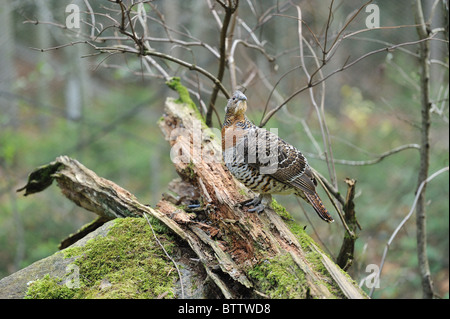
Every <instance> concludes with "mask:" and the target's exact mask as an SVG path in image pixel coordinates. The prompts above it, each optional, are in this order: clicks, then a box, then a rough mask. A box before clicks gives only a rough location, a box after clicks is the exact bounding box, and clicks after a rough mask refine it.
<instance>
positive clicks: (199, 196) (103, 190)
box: [20, 99, 367, 298]
mask: <svg viewBox="0 0 450 319" xmlns="http://www.w3.org/2000/svg"><path fill="white" fill-rule="evenodd" d="M159 126H160V128H161V130H162V132H163V134H164V136H165V138H166V140H167V141H168V142H169V143H170V144H171V146H172V151H171V158H172V161H173V162H174V166H175V169H176V171H177V172H178V174H179V175H180V177H181V180H175V181H173V182H172V183H171V184H170V185H169V188H170V190H171V191H172V192H171V194H170V195H168V194H165V195H164V196H163V198H162V199H161V200H160V201H159V203H158V204H157V205H156V208H151V207H149V206H146V205H143V204H141V203H139V202H138V200H137V199H136V198H135V196H133V195H132V194H131V193H130V192H128V191H126V190H125V189H123V188H121V187H120V186H118V185H116V184H114V183H113V182H111V181H109V180H106V179H104V178H102V177H99V176H97V175H96V174H95V173H94V172H92V171H91V170H89V169H88V168H86V167H84V166H83V165H82V164H81V163H79V162H78V161H76V160H74V159H71V158H69V157H67V156H60V157H58V158H57V159H56V160H55V161H54V162H52V163H50V164H48V165H46V166H43V167H40V168H38V169H37V170H35V171H34V172H32V173H31V174H30V176H29V181H28V184H27V185H26V186H25V187H23V188H22V189H20V190H25V195H28V194H32V193H34V192H38V191H41V190H43V189H45V188H46V187H48V186H49V185H50V184H51V181H52V180H53V179H54V180H56V181H57V183H58V186H59V187H60V188H61V190H62V193H63V194H64V195H65V196H66V197H67V198H69V199H70V200H72V201H73V202H75V203H76V204H77V205H79V206H81V207H84V208H85V209H87V210H89V211H92V212H94V213H96V214H97V215H99V216H100V217H101V218H104V219H106V220H108V219H113V218H117V217H127V216H142V215H143V214H149V215H152V216H153V217H155V218H157V219H158V220H160V221H161V222H162V223H164V224H165V225H166V226H167V227H168V228H169V229H170V230H171V231H173V232H174V233H175V234H177V235H178V236H179V238H180V239H181V240H183V241H185V242H187V243H188V245H189V247H190V248H191V250H192V251H193V252H194V253H195V255H196V256H197V257H198V259H199V260H200V262H201V263H202V265H203V267H204V269H205V271H206V273H207V275H208V276H209V278H210V279H211V280H212V282H213V283H214V284H215V285H216V286H217V287H218V289H219V290H220V292H221V293H222V296H223V297H225V298H260V297H265V298H280V297H281V298H367V295H366V294H365V293H364V292H363V291H362V290H361V289H360V288H359V287H358V285H357V284H356V283H355V282H354V281H353V280H351V279H350V277H349V276H347V275H346V274H345V272H344V271H342V270H341V269H340V268H339V267H338V266H337V265H336V264H335V263H334V262H333V261H332V260H331V259H330V258H329V257H328V256H327V255H326V254H325V253H323V252H322V250H321V249H320V248H319V247H318V245H317V244H315V243H314V241H313V240H312V239H311V238H310V237H309V236H308V235H307V234H306V233H305V231H304V230H303V229H302V228H301V227H299V226H298V225H296V224H295V222H293V221H292V219H290V216H289V214H288V213H287V212H286V211H285V210H284V208H282V207H281V206H279V205H278V204H276V202H274V203H273V206H274V209H275V210H274V209H271V208H268V209H266V210H265V211H264V212H263V213H261V214H255V213H249V212H247V211H246V210H247V209H246V208H244V209H241V208H239V207H237V206H236V203H238V202H240V201H243V200H246V199H248V198H250V197H249V195H248V194H249V190H247V189H246V188H245V187H244V186H243V185H241V184H240V183H238V182H237V181H236V180H235V179H234V178H233V177H232V176H231V175H230V173H229V172H228V171H227V169H226V168H225V166H224V165H223V163H222V161H221V149H220V146H219V145H220V143H219V140H218V138H217V136H216V135H215V134H214V132H213V131H212V130H211V129H209V128H208V127H207V126H206V125H205V124H204V122H203V121H202V120H201V118H200V117H199V113H198V111H196V110H195V109H193V108H192V106H191V105H189V104H181V103H178V102H177V101H175V100H173V99H168V100H167V101H166V107H165V114H164V116H163V118H162V119H161V120H160V121H159Z"/></svg>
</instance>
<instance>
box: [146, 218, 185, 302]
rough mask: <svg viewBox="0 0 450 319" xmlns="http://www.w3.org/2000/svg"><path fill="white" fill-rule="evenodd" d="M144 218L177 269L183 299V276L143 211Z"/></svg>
mask: <svg viewBox="0 0 450 319" xmlns="http://www.w3.org/2000/svg"><path fill="white" fill-rule="evenodd" d="M143 215H144V217H145V220H146V221H147V223H148V225H149V226H150V228H151V230H152V233H153V237H154V238H155V240H156V242H157V243H158V245H159V246H160V247H161V248H162V250H163V251H164V254H165V255H166V256H167V258H169V259H170V261H171V262H172V263H173V264H174V266H175V268H176V269H177V272H178V277H179V278H180V286H181V299H184V287H183V277H182V276H181V272H180V269H179V268H178V265H177V263H176V262H175V260H173V258H172V257H170V255H169V253H168V252H167V250H166V249H165V248H164V246H163V244H161V242H160V241H159V239H158V237H157V236H156V233H155V230H154V229H153V226H152V223H150V220H149V219H148V217H147V213H145V212H144V213H143Z"/></svg>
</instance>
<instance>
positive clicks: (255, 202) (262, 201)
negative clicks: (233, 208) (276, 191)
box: [240, 194, 272, 213]
mask: <svg viewBox="0 0 450 319" xmlns="http://www.w3.org/2000/svg"><path fill="white" fill-rule="evenodd" d="M271 202H272V195H270V194H261V195H259V196H256V197H255V198H253V199H249V200H246V201H243V202H241V203H240V205H242V206H254V207H253V208H250V209H249V210H248V211H249V212H257V213H261V212H262V211H263V210H264V209H265V208H266V207H267V206H270V203H271Z"/></svg>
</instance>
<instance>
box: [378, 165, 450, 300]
mask: <svg viewBox="0 0 450 319" xmlns="http://www.w3.org/2000/svg"><path fill="white" fill-rule="evenodd" d="M448 170H449V167H448V166H447V167H444V168H441V169H440V170H438V171H437V172H435V173H433V174H432V175H430V176H429V177H428V178H427V179H426V180H424V181H422V182H421V183H420V186H419V189H418V190H417V193H416V197H414V201H413V204H412V206H411V209H410V210H409V213H408V214H407V215H406V216H405V217H404V218H403V219H402V221H401V222H400V224H399V225H398V226H397V228H395V230H394V232H393V233H392V235H391V237H390V238H389V240H388V242H387V243H386V246H385V248H384V251H383V257H382V258H381V263H380V270H379V272H378V274H377V278H376V281H375V282H377V281H379V280H380V276H381V272H382V271H383V266H384V262H385V260H386V255H387V253H388V250H389V247H390V246H391V244H392V242H393V241H394V239H395V237H396V236H397V234H398V232H399V231H400V229H401V228H402V227H403V225H405V223H406V222H407V221H408V220H409V218H410V217H411V215H412V214H413V213H414V210H415V209H416V205H417V201H418V200H419V197H420V196H421V194H422V190H423V188H424V187H425V185H426V184H428V183H429V182H430V181H431V180H432V179H434V178H435V177H436V176H438V175H440V174H442V173H444V172H446V171H448ZM374 289H375V286H374V287H372V289H371V290H370V293H369V296H370V297H372V294H373V292H374Z"/></svg>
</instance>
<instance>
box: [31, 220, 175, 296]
mask: <svg viewBox="0 0 450 319" xmlns="http://www.w3.org/2000/svg"><path fill="white" fill-rule="evenodd" d="M151 222H152V225H153V228H154V230H155V232H156V233H157V237H158V239H159V241H160V242H161V243H162V244H163V245H164V248H165V249H166V251H168V253H169V254H170V253H171V252H172V249H173V245H174V244H173V242H172V239H171V238H170V237H168V235H166V234H164V233H163V232H164V231H165V228H164V227H161V226H160V225H158V223H156V222H155V221H154V220H153V221H151ZM62 253H64V256H65V257H66V258H69V257H78V258H76V260H75V261H74V264H75V265H76V266H78V269H79V281H80V282H79V284H80V285H79V286H80V288H78V289H69V288H67V287H66V286H65V285H60V284H59V283H60V282H61V280H59V281H58V280H57V279H51V280H50V279H49V278H45V279H44V278H43V279H41V280H38V281H37V282H35V283H33V284H32V285H31V286H30V288H29V289H28V296H29V297H30V298H45V297H46V296H47V297H49V298H53V296H55V298H57V297H60V298H156V297H158V296H160V295H162V294H163V293H164V294H165V295H166V298H173V297H174V292H173V289H174V286H173V285H174V282H175V281H176V279H177V278H178V277H177V275H176V273H177V272H176V271H174V269H173V264H172V263H171V262H170V261H169V260H168V258H167V257H166V256H165V254H164V252H163V251H162V249H161V247H160V246H159V244H158V243H157V242H156V241H155V238H154V236H153V233H152V231H151V229H150V227H149V225H148V224H147V221H146V220H145V219H144V218H118V219H116V220H115V224H114V225H113V226H112V227H111V228H110V230H109V232H108V235H107V236H105V237H100V236H99V237H96V238H95V239H92V240H90V241H88V242H87V243H86V245H85V246H82V247H73V248H68V249H66V250H64V251H63V252H62ZM64 287H65V288H64ZM67 289H69V291H70V292H71V293H70V294H69V293H68V291H67Z"/></svg>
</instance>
